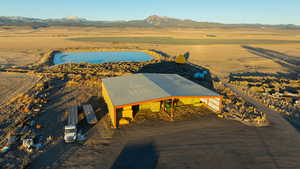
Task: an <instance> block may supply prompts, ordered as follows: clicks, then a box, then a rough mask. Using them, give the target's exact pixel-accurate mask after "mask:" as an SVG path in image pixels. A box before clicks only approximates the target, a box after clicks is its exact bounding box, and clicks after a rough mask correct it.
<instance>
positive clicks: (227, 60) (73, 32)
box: [0, 27, 300, 100]
mask: <svg viewBox="0 0 300 169" xmlns="http://www.w3.org/2000/svg"><path fill="white" fill-rule="evenodd" d="M208 35H215V36H216V37H208ZM93 37H149V38H151V37H152V38H153V37H165V38H168V37H169V38H178V39H200V40H201V39H203V40H208V41H213V40H218V41H219V43H218V44H213V43H211V44H209V45H207V44H205V45H197V44H194V45H183V44H177V45H176V44H159V41H158V42H157V43H155V44H153V43H152V44H151V43H150V44H149V43H148V44H147V43H116V42H90V41H74V40H70V39H72V38H93ZM241 39H242V40H290V41H299V40H300V30H276V29H261V30H254V29H181V28H178V29H175V28H172V29H171V28H169V29H167V28H165V29H150V28H148V29H147V28H92V27H83V28H76V27H49V28H41V29H32V28H29V27H18V28H15V27H11V28H9V29H8V28H4V27H0V44H1V45H0V65H28V64H34V63H37V62H38V61H39V60H40V59H41V58H42V56H43V55H44V53H46V52H47V51H49V50H54V49H59V48H68V47H72V48H86V47H103V48H124V47H126V48H127V47H133V48H146V49H158V50H161V51H163V52H165V53H167V54H169V55H171V56H175V55H178V54H182V53H184V52H187V51H188V52H190V55H191V57H190V61H191V62H193V63H196V64H199V65H201V66H204V67H206V68H208V69H210V71H211V72H213V73H215V74H217V75H219V76H227V75H228V74H229V73H230V72H241V71H259V72H267V73H276V72H279V71H280V72H281V71H282V72H284V71H286V68H284V67H282V66H281V65H279V64H277V63H275V62H274V61H272V60H270V59H267V58H263V57H261V56H258V55H255V54H253V53H250V52H249V51H247V50H246V49H244V48H243V47H242V44H239V40H241ZM222 40H237V41H236V42H235V41H233V43H230V44H220V42H222ZM247 45H249V46H254V47H259V48H263V49H269V50H274V51H277V52H281V53H284V54H287V55H291V56H296V57H300V54H299V53H300V43H299V44H292V43H291V44H290V43H288V44H286V43H284V44H253V45H252V44H247ZM8 76H11V75H6V74H4V73H2V74H0V81H1V86H0V87H1V88H5V90H1V95H2V97H3V96H4V95H6V96H8V95H9V94H8V93H9V91H14V92H16V91H15V89H17V88H22V87H23V86H24V85H25V86H26V85H29V84H27V83H30V82H29V81H32V80H28V79H31V77H29V78H28V77H27V76H24V75H18V76H13V77H10V78H14V79H13V80H8V78H9V77H8ZM24 79H27V81H26V82H25V83H15V81H19V80H24ZM11 84H12V85H11ZM18 85H19V87H18ZM7 87H9V88H7ZM17 91H18V90H17ZM2 93H5V94H4V95H3V94H2ZM1 100H2V99H1Z"/></svg>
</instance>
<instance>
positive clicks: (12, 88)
mask: <svg viewBox="0 0 300 169" xmlns="http://www.w3.org/2000/svg"><path fill="white" fill-rule="evenodd" d="M0 78H1V80H0V106H1V105H2V104H4V103H5V102H7V101H8V100H9V99H11V98H12V97H15V96H16V95H18V94H19V93H21V92H25V91H26V90H28V89H29V88H31V87H32V86H33V85H34V84H35V83H36V82H37V80H38V78H37V77H35V76H33V75H26V74H24V73H4V72H0Z"/></svg>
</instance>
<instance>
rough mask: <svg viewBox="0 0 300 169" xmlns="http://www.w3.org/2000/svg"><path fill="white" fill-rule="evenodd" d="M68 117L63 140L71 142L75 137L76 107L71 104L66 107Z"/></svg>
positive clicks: (76, 123)
mask: <svg viewBox="0 0 300 169" xmlns="http://www.w3.org/2000/svg"><path fill="white" fill-rule="evenodd" d="M67 112H68V119H67V124H66V125H65V132H64V140H65V142H66V143H72V142H74V141H76V139H77V125H78V107H77V106H72V107H70V108H69V109H68V111H67Z"/></svg>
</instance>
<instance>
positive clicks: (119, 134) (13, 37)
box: [0, 27, 300, 169]
mask: <svg viewBox="0 0 300 169" xmlns="http://www.w3.org/2000/svg"><path fill="white" fill-rule="evenodd" d="M108 37H109V38H108ZM111 37H114V38H111ZM157 37H159V38H157ZM80 38H83V39H80ZM90 38H96V40H92V41H91V40H90ZM99 38H100V39H101V38H102V39H106V40H105V41H103V40H97V39H99ZM135 38H138V39H139V41H138V42H137V41H132V39H135ZM74 39H76V40H74ZM120 39H121V40H120ZM147 39H148V41H147ZM149 39H150V41H149ZM174 39H175V41H174ZM128 40H130V41H128ZM176 40H177V41H176ZM299 41H300V30H288V29H285V30H284V29H263V28H262V29H188V28H185V29H181V28H164V29H153V28H94V27H48V28H40V29H32V28H29V27H0V44H1V45H0V66H13V65H15V66H22V65H30V64H36V63H38V62H39V61H40V60H42V59H43V56H44V55H45V54H46V53H47V52H49V51H51V50H57V49H62V48H77V49H81V48H93V47H97V48H117V49H118V48H132V49H136V48H139V49H155V50H160V51H162V52H164V53H166V54H168V55H170V56H177V55H179V54H183V53H185V52H189V53H190V58H189V61H190V62H192V63H195V64H198V65H200V66H203V67H206V68H208V69H209V70H210V71H211V72H212V73H214V74H216V75H218V76H220V77H227V76H228V75H229V74H230V73H238V72H255V71H257V72H264V73H278V72H289V69H288V68H287V67H284V66H283V65H281V64H278V62H276V61H274V60H273V59H270V58H268V57H262V56H263V55H266V54H267V55H270V56H277V55H279V56H280V57H282V56H283V57H291V58H300V43H299ZM179 42H180V43H179ZM184 42H189V43H184ZM249 47H251V48H249ZM249 49H255V51H256V52H253V51H251V50H249ZM174 73H176V72H174ZM36 79H37V77H32V76H31V75H28V74H24V73H22V74H20V73H8V72H2V73H0V104H1V101H2V102H5V100H9V99H10V98H12V97H14V96H16V95H17V94H18V93H21V92H23V91H24V90H26V88H30V86H33V85H34V83H35V81H36ZM57 88H58V89H57V92H54V94H53V95H51V96H50V102H49V103H48V105H47V107H46V108H45V110H44V111H43V115H42V116H41V117H40V121H41V124H42V126H51V127H48V128H45V130H44V132H45V133H44V134H45V135H46V134H47V133H50V132H54V134H53V136H57V138H62V134H63V122H62V120H60V119H62V117H61V115H62V114H63V112H64V110H65V109H66V106H67V103H68V102H71V101H72V100H76V98H78V97H77V95H76V92H77V93H79V92H80V91H79V90H78V89H76V90H74V91H69V90H66V89H64V88H61V87H60V86H57ZM74 93H75V94H74ZM81 93H84V92H81ZM83 97H84V98H87V96H83ZM70 100H71V101H70ZM270 117H271V118H270V121H271V123H272V124H271V126H269V127H264V128H255V127H249V126H245V125H243V124H241V123H238V122H235V121H229V120H223V119H217V118H215V117H213V118H210V117H208V118H203V119H196V120H194V121H188V122H187V121H181V122H178V123H167V124H164V123H150V125H147V124H143V125H140V126H138V125H137V126H129V127H128V128H123V129H121V130H116V131H115V133H114V134H115V135H114V136H113V137H112V138H111V137H110V138H109V139H103V138H101V137H99V133H100V135H101V134H102V132H103V130H102V129H103V126H101V124H100V123H98V124H97V125H96V126H94V127H93V128H92V129H91V130H90V133H89V134H90V139H89V140H88V141H87V142H86V143H85V144H83V145H81V146H78V145H75V146H74V145H67V146H65V144H64V143H63V140H62V139H60V140H56V141H57V142H59V143H58V144H54V145H53V147H51V148H50V149H49V151H46V152H45V153H43V154H42V155H40V156H39V157H38V158H36V159H35V160H34V161H33V163H32V166H31V168H49V167H50V168H99V167H103V168H114V167H115V168H117V167H116V166H119V165H126V164H128V163H126V153H128V152H129V153H130V151H131V150H133V151H134V152H135V153H136V154H135V157H136V159H139V158H143V156H139V151H135V150H136V148H137V147H141V146H142V148H143V146H144V147H146V152H148V153H149V154H148V155H150V157H151V158H152V160H153V161H151V160H150V164H149V165H150V166H151V165H157V166H156V167H157V168H189V167H190V168H198V167H199V166H203V167H206V168H272V169H273V168H274V169H275V168H276V169H277V168H282V169H286V168H299V166H300V164H299V160H298V157H299V152H300V148H299V142H300V138H299V137H300V136H299V132H298V131H297V130H295V128H293V127H292V126H291V125H290V124H289V123H288V122H287V121H285V120H284V119H283V118H282V117H281V116H280V115H279V114H276V113H270ZM47 119H53V120H55V121H56V122H57V123H52V121H47ZM56 124H58V125H56ZM128 150H130V151H128ZM124 155H125V160H124ZM142 155H145V153H142ZM146 155H147V154H146ZM182 156H184V157H182ZM136 159H129V160H136ZM195 159H196V160H195ZM141 160H143V159H141ZM136 161H138V160H136ZM174 161H176V162H174ZM139 164H140V165H141V166H140V168H143V167H145V166H143V165H144V164H142V163H139ZM145 164H146V163H145ZM148 167H149V166H148Z"/></svg>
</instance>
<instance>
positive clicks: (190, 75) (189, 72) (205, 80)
mask: <svg viewBox="0 0 300 169" xmlns="http://www.w3.org/2000/svg"><path fill="white" fill-rule="evenodd" d="M203 72H207V73H206V74H205V75H204V76H203V77H195V74H196V73H203ZM136 73H163V74H178V75H180V76H182V77H185V78H187V79H189V80H191V81H193V82H195V83H198V84H200V85H202V86H204V87H206V88H209V89H214V87H213V83H212V77H211V73H210V71H209V70H208V69H206V68H203V67H201V66H198V65H197V66H195V65H192V64H177V63H175V62H172V61H162V62H158V63H153V64H147V65H145V66H144V67H142V68H140V69H139V70H138V71H137V72H136Z"/></svg>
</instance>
